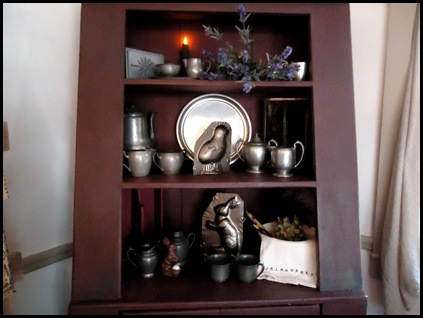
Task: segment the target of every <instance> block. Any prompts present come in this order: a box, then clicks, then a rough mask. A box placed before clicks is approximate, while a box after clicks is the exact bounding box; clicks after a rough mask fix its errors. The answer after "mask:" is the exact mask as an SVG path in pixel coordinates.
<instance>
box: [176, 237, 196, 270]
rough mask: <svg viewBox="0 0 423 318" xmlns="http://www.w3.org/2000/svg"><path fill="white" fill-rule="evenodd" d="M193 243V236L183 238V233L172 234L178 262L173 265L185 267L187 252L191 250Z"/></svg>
mask: <svg viewBox="0 0 423 318" xmlns="http://www.w3.org/2000/svg"><path fill="white" fill-rule="evenodd" d="M194 241H195V234H194V233H189V234H188V236H185V234H184V232H183V231H175V232H173V233H172V243H173V244H175V246H176V250H175V253H176V255H177V256H178V257H179V260H178V261H177V262H176V263H175V265H179V266H182V265H185V264H186V262H187V256H188V250H189V249H190V248H191V246H192V244H193V243H194Z"/></svg>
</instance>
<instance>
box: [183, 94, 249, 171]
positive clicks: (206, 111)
mask: <svg viewBox="0 0 423 318" xmlns="http://www.w3.org/2000/svg"><path fill="white" fill-rule="evenodd" d="M214 121H224V122H227V123H228V124H229V125H230V126H231V129H232V138H231V156H230V163H231V164H232V163H234V162H235V161H237V160H238V155H237V152H236V148H235V145H236V142H237V141H238V140H239V139H242V140H243V143H246V142H249V141H250V139H251V121H250V117H249V116H248V113H247V112H246V111H245V109H244V107H243V106H242V105H241V104H240V103H239V102H238V101H236V100H235V99H233V98H231V97H229V96H226V95H222V94H205V95H201V96H198V97H196V98H194V99H192V100H191V101H190V102H188V103H187V104H186V105H185V106H184V108H183V109H182V110H181V113H180V114H179V117H178V121H177V122H176V136H177V138H178V143H179V146H180V147H181V148H182V149H183V150H185V152H186V153H187V155H188V157H189V158H190V159H191V160H194V146H195V143H196V141H197V139H198V138H200V136H201V135H202V134H203V132H204V130H205V129H206V128H207V127H208V126H209V125H210V123H212V122H214Z"/></svg>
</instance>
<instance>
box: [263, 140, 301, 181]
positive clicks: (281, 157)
mask: <svg viewBox="0 0 423 318" xmlns="http://www.w3.org/2000/svg"><path fill="white" fill-rule="evenodd" d="M269 142H270V141H269ZM297 145H299V146H300V147H301V157H300V160H298V162H297V156H296V153H297V150H296V146H297ZM270 155H271V162H272V166H273V168H275V169H276V172H275V173H274V174H273V175H274V176H276V177H291V176H292V175H293V174H292V173H291V171H292V170H293V169H294V168H296V167H297V166H298V165H299V164H300V163H301V161H302V160H303V157H304V145H303V144H302V143H301V142H300V141H296V142H295V143H294V146H293V147H282V146H279V147H273V149H272V151H271V153H270Z"/></svg>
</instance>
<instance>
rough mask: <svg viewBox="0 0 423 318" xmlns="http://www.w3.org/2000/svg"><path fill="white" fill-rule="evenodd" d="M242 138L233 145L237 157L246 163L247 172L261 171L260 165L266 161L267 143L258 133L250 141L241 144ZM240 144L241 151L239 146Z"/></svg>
mask: <svg viewBox="0 0 423 318" xmlns="http://www.w3.org/2000/svg"><path fill="white" fill-rule="evenodd" d="M242 141H243V140H242V139H239V140H238V141H237V143H236V145H235V149H236V152H237V154H238V156H239V158H240V159H241V160H242V161H244V162H245V163H246V164H247V165H248V167H249V168H248V170H247V172H250V173H262V172H263V170H262V167H263V166H264V164H265V163H266V159H267V154H268V149H267V144H265V143H264V142H263V140H262V139H261V138H260V137H259V135H258V134H256V136H255V137H254V139H253V140H252V141H250V142H247V143H244V144H243V145H242ZM241 146H242V153H240V148H241Z"/></svg>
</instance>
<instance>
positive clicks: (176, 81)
mask: <svg viewBox="0 0 423 318" xmlns="http://www.w3.org/2000/svg"><path fill="white" fill-rule="evenodd" d="M253 84H254V85H255V87H254V88H253V91H254V92H272V91H280V90H281V89H298V88H309V87H312V81H262V82H254V83H253ZM124 85H125V86H128V87H131V86H137V87H145V88H148V90H153V91H154V90H156V89H157V90H160V91H163V89H166V90H168V91H172V90H173V91H189V92H209V91H219V92H226V93H228V92H240V91H242V85H243V83H242V82H236V81H210V80H199V79H189V78H186V77H169V78H153V79H138V78H137V79H125V80H124Z"/></svg>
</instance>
